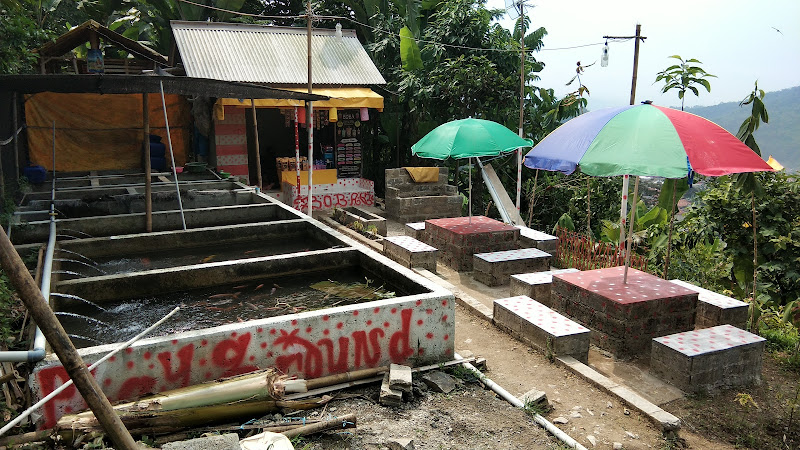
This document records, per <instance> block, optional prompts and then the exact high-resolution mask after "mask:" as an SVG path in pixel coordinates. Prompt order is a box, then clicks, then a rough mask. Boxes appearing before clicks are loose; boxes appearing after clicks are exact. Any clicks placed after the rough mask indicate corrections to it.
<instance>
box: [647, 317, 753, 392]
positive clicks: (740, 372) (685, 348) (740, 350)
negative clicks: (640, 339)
mask: <svg viewBox="0 0 800 450" xmlns="http://www.w3.org/2000/svg"><path fill="white" fill-rule="evenodd" d="M765 342H766V341H765V339H764V338H762V337H760V336H756V335H755V334H752V333H748V332H747V331H745V330H742V329H739V328H736V327H734V326H732V325H727V324H726V325H718V326H716V327H711V328H703V329H700V330H693V331H686V332H683V333H676V334H671V335H668V336H662V337H658V338H654V339H653V346H652V350H651V353H650V373H652V374H653V375H655V376H657V377H659V378H661V379H662V380H664V381H666V382H668V383H670V384H672V385H674V386H676V387H678V388H680V389H682V390H683V391H685V392H714V391H715V390H717V389H720V388H727V387H733V386H742V385H748V384H753V383H758V382H760V381H761V365H762V357H763V353H764V345H765Z"/></svg>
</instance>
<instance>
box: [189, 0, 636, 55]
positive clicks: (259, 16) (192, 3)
mask: <svg viewBox="0 0 800 450" xmlns="http://www.w3.org/2000/svg"><path fill="white" fill-rule="evenodd" d="M178 1H179V2H182V3H187V4H190V5H194V6H200V7H203V8H208V9H211V10H214V11H220V12H225V13H229V14H235V15H240V16H247V17H255V18H259V19H274V20H285V19H304V18H306V17H307V15H305V14H304V15H299V16H266V15H263V14H252V13H243V12H239V11H232V10H229V9H223V8H218V7H215V6H209V5H203V4H201V3H196V2H193V1H191V0H178ZM315 19H316V20H346V21H349V22H352V23H354V24H357V25H361V26H362V27H364V28H368V29H370V30H372V31H374V32H378V33H383V34H386V35H389V36H394V37H398V38H402V37H401V36H400V35H399V34H397V33H394V32H392V31H388V30H385V29H382V28H378V27H374V26H372V25H369V24H366V23H363V22H360V21H358V20H356V19H353V18H352V17H345V16H322V15H317V16H315V15H313V14H312V20H315ZM630 39H632V38H628V39H612V40H619V41H621V42H624V41H626V40H630ZM414 41H415V42H420V43H424V44H431V45H438V46H442V47H447V48H457V49H461V50H474V51H485V52H512V53H518V52H519V49H509V48H481V47H471V46H468V45H456V44H445V43H443V42H437V41H431V40H427V39H414ZM595 45H603V42H595V43H591V44H582V45H574V46H569V47H556V48H540V49H539V50H535V49H526V50H525V53H529V52H530V53H533V52H535V51H561V50H573V49H578V48H584V47H592V46H595Z"/></svg>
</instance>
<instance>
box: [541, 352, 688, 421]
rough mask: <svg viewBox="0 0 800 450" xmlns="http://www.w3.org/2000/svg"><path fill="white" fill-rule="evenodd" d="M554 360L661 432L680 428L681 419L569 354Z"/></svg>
mask: <svg viewBox="0 0 800 450" xmlns="http://www.w3.org/2000/svg"><path fill="white" fill-rule="evenodd" d="M556 360H557V361H558V362H559V363H560V364H561V365H563V366H564V367H566V368H567V369H569V370H571V371H572V372H574V373H575V374H577V375H580V376H581V377H583V378H585V379H586V380H587V381H589V382H590V383H592V384H594V385H595V386H597V387H599V388H600V389H602V390H604V391H606V392H608V393H609V394H612V395H614V396H616V397H617V398H619V399H620V400H621V401H622V402H623V403H625V404H627V405H628V406H630V407H631V408H633V409H635V410H637V411H639V412H640V413H641V414H643V415H645V416H646V417H647V418H648V419H650V421H651V422H653V423H654V424H655V425H656V426H658V427H660V428H661V431H662V432H667V431H677V430H679V429H680V428H681V420H680V419H679V418H677V417H675V416H673V415H672V414H670V413H668V412H666V411H664V410H663V409H661V408H659V407H658V406H657V405H654V404H653V403H651V402H649V401H647V400H646V399H644V398H643V397H642V396H641V395H639V394H637V393H635V392H633V391H632V390H630V389H629V388H627V387H625V386H623V385H621V384H618V383H615V382H613V381H611V380H609V379H608V378H606V377H605V376H604V375H602V374H600V373H599V372H597V371H596V370H594V369H592V368H591V367H589V366H587V365H586V364H583V363H582V362H580V361H578V360H577V359H575V358H573V357H571V356H560V357H557V358H556Z"/></svg>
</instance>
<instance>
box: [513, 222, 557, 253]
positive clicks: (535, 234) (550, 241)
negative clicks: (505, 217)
mask: <svg viewBox="0 0 800 450" xmlns="http://www.w3.org/2000/svg"><path fill="white" fill-rule="evenodd" d="M516 227H517V228H519V243H520V245H521V246H523V247H528V248H538V249H539V250H542V251H545V252H547V253H550V254H551V255H555V253H556V251H557V250H558V238H557V237H555V236H552V235H549V234H547V233H543V232H541V231H538V230H534V229H533V228H528V227H526V226H523V225H517V226H516Z"/></svg>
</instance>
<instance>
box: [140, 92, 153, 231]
mask: <svg viewBox="0 0 800 450" xmlns="http://www.w3.org/2000/svg"><path fill="white" fill-rule="evenodd" d="M142 137H143V138H144V211H145V231H147V232H148V233H152V232H153V183H152V167H151V166H150V101H149V98H148V94H147V93H146V92H145V93H144V94H142Z"/></svg>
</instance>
